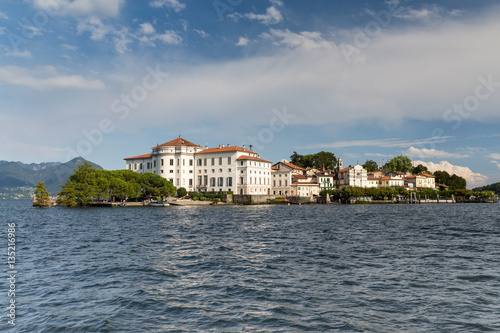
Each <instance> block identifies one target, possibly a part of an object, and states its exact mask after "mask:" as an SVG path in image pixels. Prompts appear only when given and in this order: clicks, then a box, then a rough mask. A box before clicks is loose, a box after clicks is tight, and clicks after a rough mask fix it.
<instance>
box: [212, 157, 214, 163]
mask: <svg viewBox="0 0 500 333" xmlns="http://www.w3.org/2000/svg"><path fill="white" fill-rule="evenodd" d="M212 165H215V157H212Z"/></svg>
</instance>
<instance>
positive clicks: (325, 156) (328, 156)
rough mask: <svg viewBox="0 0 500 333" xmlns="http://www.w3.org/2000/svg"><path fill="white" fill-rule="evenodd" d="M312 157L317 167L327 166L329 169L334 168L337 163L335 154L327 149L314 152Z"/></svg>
mask: <svg viewBox="0 0 500 333" xmlns="http://www.w3.org/2000/svg"><path fill="white" fill-rule="evenodd" d="M311 159H312V164H313V167H314V168H317V169H322V168H323V167H325V169H327V170H333V169H335V166H336V165H337V158H336V157H335V154H333V153H330V152H326V151H320V152H319V153H316V154H313V155H312V158H311Z"/></svg>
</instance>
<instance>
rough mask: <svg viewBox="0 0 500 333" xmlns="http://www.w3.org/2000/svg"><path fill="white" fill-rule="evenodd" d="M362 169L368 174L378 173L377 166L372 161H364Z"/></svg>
mask: <svg viewBox="0 0 500 333" xmlns="http://www.w3.org/2000/svg"><path fill="white" fill-rule="evenodd" d="M363 168H365V169H366V170H367V171H368V172H375V171H379V168H378V164H377V162H375V161H374V160H366V162H365V164H363Z"/></svg>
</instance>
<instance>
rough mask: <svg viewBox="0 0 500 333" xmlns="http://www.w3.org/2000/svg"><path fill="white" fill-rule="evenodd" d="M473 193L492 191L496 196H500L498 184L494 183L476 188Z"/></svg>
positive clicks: (499, 184)
mask: <svg viewBox="0 0 500 333" xmlns="http://www.w3.org/2000/svg"><path fill="white" fill-rule="evenodd" d="M473 191H474V192H482V191H493V192H495V193H496V194H500V183H495V184H491V185H486V186H483V187H476V188H475V189H473Z"/></svg>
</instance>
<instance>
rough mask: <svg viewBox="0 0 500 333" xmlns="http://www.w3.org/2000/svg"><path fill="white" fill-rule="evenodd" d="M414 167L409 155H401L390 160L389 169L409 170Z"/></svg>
mask: <svg viewBox="0 0 500 333" xmlns="http://www.w3.org/2000/svg"><path fill="white" fill-rule="evenodd" d="M412 169H413V166H412V163H411V159H410V158H409V157H408V156H403V155H399V156H396V157H394V158H393V159H392V160H391V161H390V162H389V171H400V172H408V171H410V170H412Z"/></svg>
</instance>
